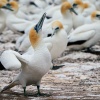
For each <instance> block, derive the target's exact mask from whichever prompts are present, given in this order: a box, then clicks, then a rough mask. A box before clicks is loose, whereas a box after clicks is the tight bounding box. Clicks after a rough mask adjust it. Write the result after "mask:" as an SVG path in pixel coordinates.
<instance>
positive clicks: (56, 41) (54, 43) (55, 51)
mask: <svg viewBox="0 0 100 100" xmlns="http://www.w3.org/2000/svg"><path fill="white" fill-rule="evenodd" d="M52 29H53V34H52V36H51V37H47V38H44V42H45V43H47V46H49V45H48V43H51V47H50V53H51V57H52V60H53V59H55V58H58V57H59V56H60V55H61V54H62V53H63V52H64V50H65V49H66V46H67V42H68V40H67V33H66V31H65V29H64V27H63V24H62V23H61V22H60V21H54V22H53V23H52ZM48 48H49V47H48Z"/></svg>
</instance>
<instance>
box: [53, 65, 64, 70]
mask: <svg viewBox="0 0 100 100" xmlns="http://www.w3.org/2000/svg"><path fill="white" fill-rule="evenodd" d="M63 66H65V65H59V66H53V67H52V70H58V69H60V68H62V67H63Z"/></svg>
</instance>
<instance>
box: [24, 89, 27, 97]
mask: <svg viewBox="0 0 100 100" xmlns="http://www.w3.org/2000/svg"><path fill="white" fill-rule="evenodd" d="M23 89H24V96H27V94H26V87H23Z"/></svg>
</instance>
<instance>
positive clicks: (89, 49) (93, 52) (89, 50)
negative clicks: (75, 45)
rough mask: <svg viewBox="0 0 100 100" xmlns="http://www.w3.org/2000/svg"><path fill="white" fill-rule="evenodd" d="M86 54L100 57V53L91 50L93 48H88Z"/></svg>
mask: <svg viewBox="0 0 100 100" xmlns="http://www.w3.org/2000/svg"><path fill="white" fill-rule="evenodd" d="M85 52H86V53H91V54H95V55H100V51H96V50H94V49H91V48H87V49H86V51H85Z"/></svg>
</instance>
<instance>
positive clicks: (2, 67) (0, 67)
mask: <svg viewBox="0 0 100 100" xmlns="http://www.w3.org/2000/svg"><path fill="white" fill-rule="evenodd" d="M0 70H5V67H4V66H3V65H2V63H1V62H0Z"/></svg>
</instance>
